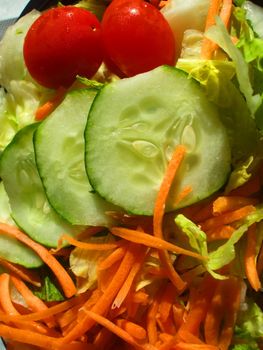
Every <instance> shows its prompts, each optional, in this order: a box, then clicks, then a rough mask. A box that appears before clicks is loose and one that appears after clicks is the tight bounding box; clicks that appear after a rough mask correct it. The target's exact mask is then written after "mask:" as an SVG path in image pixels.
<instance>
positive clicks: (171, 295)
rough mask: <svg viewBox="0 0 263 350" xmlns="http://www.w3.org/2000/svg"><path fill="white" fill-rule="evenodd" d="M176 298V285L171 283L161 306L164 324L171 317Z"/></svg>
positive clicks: (160, 311)
mask: <svg viewBox="0 0 263 350" xmlns="http://www.w3.org/2000/svg"><path fill="white" fill-rule="evenodd" d="M175 297H176V290H175V288H174V285H173V284H171V283H168V284H167V286H166V288H165V290H164V293H163V295H162V298H161V301H160V304H159V314H160V319H161V320H162V321H163V322H165V321H166V320H167V319H168V317H169V314H170V312H171V310H172V305H173V302H174V300H175Z"/></svg>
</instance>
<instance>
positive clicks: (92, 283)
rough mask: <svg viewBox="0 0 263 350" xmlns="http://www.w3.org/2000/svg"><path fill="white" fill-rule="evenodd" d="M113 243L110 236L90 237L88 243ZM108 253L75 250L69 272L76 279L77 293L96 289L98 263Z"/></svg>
mask: <svg viewBox="0 0 263 350" xmlns="http://www.w3.org/2000/svg"><path fill="white" fill-rule="evenodd" d="M112 241H113V237H112V236H111V235H106V236H101V237H96V236H94V237H91V238H90V239H89V240H88V242H92V243H99V244H100V243H109V242H112ZM108 255H109V251H107V250H106V251H105V250H104V251H98V250H94V251H90V250H86V249H81V248H75V249H74V250H73V251H72V252H71V254H70V259H69V265H70V269H71V271H72V272H73V273H74V275H75V276H76V277H77V289H78V293H83V292H85V291H86V290H88V289H92V288H94V287H96V283H97V278H98V277H97V266H98V263H99V261H101V260H103V259H105V258H106V257H107V256H108Z"/></svg>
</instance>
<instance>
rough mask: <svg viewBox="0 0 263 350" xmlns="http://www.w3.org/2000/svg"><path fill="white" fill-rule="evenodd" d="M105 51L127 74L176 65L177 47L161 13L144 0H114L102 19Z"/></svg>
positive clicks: (110, 59)
mask: <svg viewBox="0 0 263 350" xmlns="http://www.w3.org/2000/svg"><path fill="white" fill-rule="evenodd" d="M102 39H103V47H104V54H105V55H106V57H108V59H109V61H112V62H113V63H114V64H115V65H116V66H117V67H118V69H119V70H120V71H121V72H123V73H124V74H125V75H127V76H133V75H136V74H138V73H143V72H146V71H149V70H151V69H153V68H155V67H157V66H160V65H163V64H168V65H174V64H175V59H176V48H175V41H174V36H173V33H172V31H171V28H170V26H169V24H168V23H167V21H166V20H165V18H164V17H163V15H162V14H161V12H160V11H159V10H158V9H157V8H156V7H155V6H153V5H151V4H150V3H147V2H145V1H143V0H113V2H112V3H111V4H110V5H109V6H108V8H107V9H106V11H105V13H104V16H103V19H102Z"/></svg>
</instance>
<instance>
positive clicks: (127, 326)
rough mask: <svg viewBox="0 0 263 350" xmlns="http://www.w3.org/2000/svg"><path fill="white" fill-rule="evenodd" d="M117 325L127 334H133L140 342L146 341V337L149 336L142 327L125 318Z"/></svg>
mask: <svg viewBox="0 0 263 350" xmlns="http://www.w3.org/2000/svg"><path fill="white" fill-rule="evenodd" d="M116 323H117V325H118V326H119V327H120V328H122V329H124V330H125V332H127V333H129V334H132V335H133V337H134V338H136V339H138V340H145V339H146V336H147V334H146V330H145V329H144V328H143V327H142V326H140V325H138V324H136V323H133V322H131V321H128V320H125V319H123V318H122V319H120V318H119V319H118V320H117V321H116Z"/></svg>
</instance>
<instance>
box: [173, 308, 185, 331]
mask: <svg viewBox="0 0 263 350" xmlns="http://www.w3.org/2000/svg"><path fill="white" fill-rule="evenodd" d="M172 311H173V321H174V325H175V328H176V329H177V330H178V329H179V328H180V327H181V326H182V324H183V317H184V314H185V307H184V306H183V305H181V304H180V303H179V302H176V303H174V304H173V306H172Z"/></svg>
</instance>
